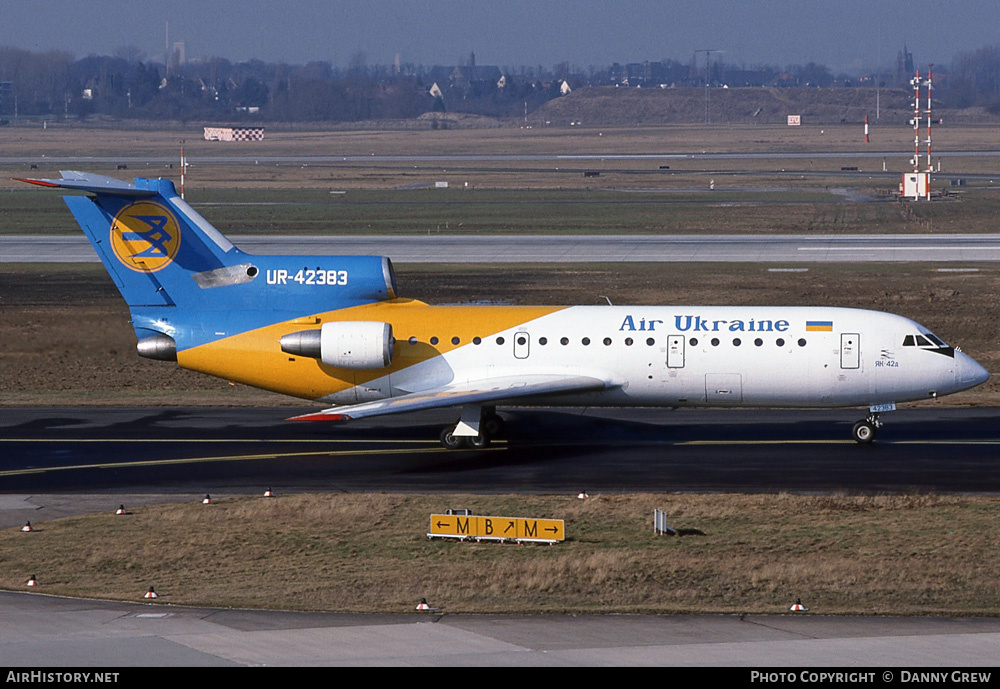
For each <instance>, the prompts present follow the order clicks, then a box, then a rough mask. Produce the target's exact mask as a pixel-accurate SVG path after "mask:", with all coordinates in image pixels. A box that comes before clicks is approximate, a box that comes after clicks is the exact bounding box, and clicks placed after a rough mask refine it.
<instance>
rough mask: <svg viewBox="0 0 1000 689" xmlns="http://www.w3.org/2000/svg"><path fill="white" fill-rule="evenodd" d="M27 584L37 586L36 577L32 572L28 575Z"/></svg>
mask: <svg viewBox="0 0 1000 689" xmlns="http://www.w3.org/2000/svg"><path fill="white" fill-rule="evenodd" d="M28 586H38V579H36V578H35V575H34V574H32V575H31V576H30V577H28Z"/></svg>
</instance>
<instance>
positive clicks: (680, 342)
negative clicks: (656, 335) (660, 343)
mask: <svg viewBox="0 0 1000 689" xmlns="http://www.w3.org/2000/svg"><path fill="white" fill-rule="evenodd" d="M667 368H684V336H683V335H668V336H667Z"/></svg>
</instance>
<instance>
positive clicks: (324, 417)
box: [286, 412, 351, 421]
mask: <svg viewBox="0 0 1000 689" xmlns="http://www.w3.org/2000/svg"><path fill="white" fill-rule="evenodd" d="M350 419H351V417H350V416H348V415H347V414H324V413H322V412H320V413H318V414H303V415H302V416H293V417H292V418H290V419H286V420H287V421H350Z"/></svg>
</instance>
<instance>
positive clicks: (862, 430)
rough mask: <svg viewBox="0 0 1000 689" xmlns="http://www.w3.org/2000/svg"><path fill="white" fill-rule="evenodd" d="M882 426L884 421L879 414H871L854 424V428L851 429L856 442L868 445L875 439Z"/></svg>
mask: <svg viewBox="0 0 1000 689" xmlns="http://www.w3.org/2000/svg"><path fill="white" fill-rule="evenodd" d="M881 427H882V422H881V421H879V418H878V414H870V415H869V416H868V418H866V419H861V421H858V422H857V423H856V424H854V428H852V429H851V437H852V438H854V442H856V443H860V444H862V445H867V444H868V443H870V442H872V441H873V440H875V435H876V433H877V431H878V429H879V428H881Z"/></svg>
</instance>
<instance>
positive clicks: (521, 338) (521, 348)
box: [514, 332, 531, 359]
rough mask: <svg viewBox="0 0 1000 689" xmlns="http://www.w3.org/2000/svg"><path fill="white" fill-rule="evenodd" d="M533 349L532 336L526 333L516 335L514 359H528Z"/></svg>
mask: <svg viewBox="0 0 1000 689" xmlns="http://www.w3.org/2000/svg"><path fill="white" fill-rule="evenodd" d="M530 349H531V335H529V334H528V333H525V332H516V333H514V358H515V359H527V358H528V352H529V351H530Z"/></svg>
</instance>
